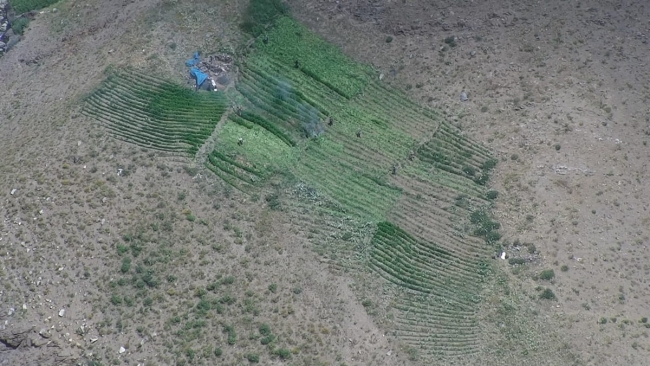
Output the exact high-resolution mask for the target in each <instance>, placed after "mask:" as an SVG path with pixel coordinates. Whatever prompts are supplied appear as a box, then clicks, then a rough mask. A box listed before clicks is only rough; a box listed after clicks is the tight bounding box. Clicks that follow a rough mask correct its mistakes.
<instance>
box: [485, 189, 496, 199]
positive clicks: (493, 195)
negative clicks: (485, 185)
mask: <svg viewBox="0 0 650 366" xmlns="http://www.w3.org/2000/svg"><path fill="white" fill-rule="evenodd" d="M485 197H486V198H487V199H489V200H494V199H496V198H497V197H499V192H497V191H489V192H487V193H486V194H485Z"/></svg>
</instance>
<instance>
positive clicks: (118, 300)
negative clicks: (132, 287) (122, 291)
mask: <svg viewBox="0 0 650 366" xmlns="http://www.w3.org/2000/svg"><path fill="white" fill-rule="evenodd" d="M111 304H113V305H122V297H121V296H117V295H113V296H111Z"/></svg>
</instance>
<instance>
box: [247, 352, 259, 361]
mask: <svg viewBox="0 0 650 366" xmlns="http://www.w3.org/2000/svg"><path fill="white" fill-rule="evenodd" d="M246 359H248V362H250V363H258V362H260V355H258V354H257V353H249V354H247V355H246Z"/></svg>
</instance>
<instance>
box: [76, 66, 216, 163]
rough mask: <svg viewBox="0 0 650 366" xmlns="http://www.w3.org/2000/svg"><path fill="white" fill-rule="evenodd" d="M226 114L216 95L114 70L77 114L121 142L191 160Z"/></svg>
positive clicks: (131, 72)
mask: <svg viewBox="0 0 650 366" xmlns="http://www.w3.org/2000/svg"><path fill="white" fill-rule="evenodd" d="M226 108H227V104H226V98H225V97H224V96H223V95H222V94H221V93H207V92H206V93H195V92H193V91H191V90H189V89H187V88H184V87H182V86H179V85H176V84H174V83H172V82H165V81H163V82H161V81H159V80H156V79H154V78H151V77H147V76H145V75H142V74H140V73H137V72H136V71H134V70H116V71H110V72H109V76H108V78H107V79H106V81H104V83H103V84H102V85H101V87H100V88H99V89H98V90H96V91H95V92H94V93H92V94H91V95H90V96H89V97H88V98H87V99H86V103H85V104H84V109H83V112H84V113H85V114H86V115H89V116H91V117H93V118H95V119H96V120H98V121H99V122H101V123H102V124H103V125H105V126H106V128H107V129H109V130H110V131H111V132H112V133H113V134H114V135H115V136H116V137H117V138H119V139H121V140H124V141H128V142H132V143H135V144H137V145H140V146H144V147H150V148H153V149H157V150H162V151H168V152H178V153H187V154H191V155H194V154H195V153H196V152H197V151H198V148H199V147H200V146H201V145H202V144H203V143H204V142H205V140H206V139H207V138H208V137H209V136H210V135H211V134H212V132H213V131H214V128H215V127H216V125H217V123H219V120H220V119H221V116H222V115H223V113H224V111H225V110H226Z"/></svg>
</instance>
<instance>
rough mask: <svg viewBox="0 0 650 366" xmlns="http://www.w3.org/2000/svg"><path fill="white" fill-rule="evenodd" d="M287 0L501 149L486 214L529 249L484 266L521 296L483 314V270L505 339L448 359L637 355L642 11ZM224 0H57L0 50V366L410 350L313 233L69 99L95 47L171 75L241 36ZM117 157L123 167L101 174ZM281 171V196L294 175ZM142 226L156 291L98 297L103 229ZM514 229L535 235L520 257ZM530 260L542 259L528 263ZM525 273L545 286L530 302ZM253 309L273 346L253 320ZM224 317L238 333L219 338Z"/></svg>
mask: <svg viewBox="0 0 650 366" xmlns="http://www.w3.org/2000/svg"><path fill="white" fill-rule="evenodd" d="M289 4H290V6H291V8H292V11H293V14H294V16H295V17H296V18H297V19H299V20H300V21H301V22H303V23H304V24H306V25H307V26H308V27H310V28H311V29H313V30H314V31H316V32H317V33H319V34H320V35H321V36H323V37H324V38H326V39H327V40H329V41H331V42H332V43H334V44H336V45H338V46H340V47H341V49H342V50H343V51H344V52H345V53H347V54H348V55H350V56H351V57H353V58H355V59H357V60H359V61H361V62H365V63H369V64H371V65H373V66H374V67H375V68H376V69H377V70H378V71H379V72H380V73H381V74H383V80H385V82H387V83H388V84H391V85H393V86H395V87H398V88H402V89H403V90H405V92H406V93H407V94H408V95H410V96H411V97H412V98H413V99H414V100H417V101H419V102H420V103H422V104H425V105H427V106H430V107H432V108H434V109H437V110H440V111H441V112H443V113H444V114H445V115H446V116H447V117H448V118H449V120H451V121H453V123H454V124H455V125H456V126H458V127H459V128H461V129H462V130H463V131H464V132H465V133H466V134H467V135H468V136H471V137H472V138H474V139H476V140H478V141H480V142H482V143H484V144H485V145H486V146H488V147H489V148H490V149H491V150H493V151H494V152H495V155H496V156H497V157H498V158H499V159H500V164H498V165H497V170H496V174H495V175H494V177H493V179H492V181H491V184H492V185H493V187H494V188H495V189H497V190H498V191H499V192H500V193H501V194H500V196H499V199H498V201H497V205H496V209H495V210H494V212H493V214H494V215H495V217H497V218H498V220H499V221H500V222H501V224H502V231H503V232H504V233H505V241H506V244H507V245H506V248H507V250H506V252H507V253H508V254H509V255H511V256H515V257H517V256H518V257H521V256H530V257H531V258H533V259H534V262H533V263H532V264H530V265H526V266H516V267H513V266H510V265H509V264H508V263H507V261H501V260H498V261H497V262H498V264H497V265H498V266H499V267H500V268H501V270H502V274H503V276H504V277H505V278H506V279H507V281H508V283H509V284H510V285H509V286H510V289H511V291H510V292H509V293H508V294H507V296H508V298H509V299H512V300H513V303H517V304H518V306H519V307H520V309H523V310H518V311H517V312H516V313H514V312H513V314H512V317H510V315H509V314H497V313H496V312H495V311H494V308H492V307H491V304H493V303H495V304H496V303H497V302H499V301H500V300H499V299H492V298H491V293H490V289H487V290H486V294H485V298H486V299H487V300H486V301H485V302H484V305H483V307H482V309H481V317H480V319H482V327H483V328H484V329H485V332H486V334H493V332H494V329H499V328H508V330H510V329H516V330H517V332H512V333H509V332H508V330H504V331H503V332H502V334H503V335H504V339H506V343H494V345H495V347H496V346H497V345H498V346H499V347H500V346H501V345H506V346H507V345H509V344H512V345H514V346H511V347H510V348H505V351H504V352H502V353H499V354H498V355H497V354H496V353H490V352H486V353H485V354H486V356H485V357H488V358H485V359H483V358H479V357H478V356H477V357H474V358H471V357H470V358H467V359H463V360H458V361H456V363H457V364H477V365H481V364H557V365H564V364H573V363H575V364H586V365H644V364H647V359H648V356H649V355H648V351H649V350H650V340H649V339H648V329H647V327H646V323H645V321H647V318H646V317H648V316H650V309H649V307H648V305H647V304H648V302H649V300H650V293H649V287H648V284H647V277H648V275H649V274H650V264H648V254H647V251H648V249H647V246H648V243H649V241H650V237H649V235H650V234H649V225H650V214H649V213H648V211H647V207H648V201H649V198H648V197H649V195H650V187H648V184H647V180H646V179H648V172H647V169H646V168H647V162H648V158H649V156H650V154H649V151H650V147H648V146H647V141H648V140H649V139H650V136H649V135H650V126H649V124H648V119H649V118H650V117H649V116H650V114H649V113H650V111H649V110H648V107H647V105H648V99H649V98H650V89H649V87H650V83H649V79H648V75H649V74H648V72H649V71H650V66H649V65H648V60H649V59H650V55H649V50H648V44H647V35H648V34H649V33H650V30H649V29H648V27H649V24H648V19H650V18H649V16H650V9H648V6H647V5H646V4H644V2H642V1H550V2H522V1H505V0H499V1H496V0H494V1H493V0H490V1H478V0H476V1H464V0H460V1H456V2H453V3H447V2H442V1H424V0H397V1H396V0H392V1H391V0H375V1H370V0H368V1H342V0H341V1H329V0H328V1H325V0H322V1H317V0H314V1H290V2H289ZM244 6H245V4H244V2H237V1H234V0H224V1H219V2H208V1H198V2H191V3H190V2H187V3H184V2H179V1H170V0H165V1H154V0H146V1H132V2H130V1H97V0H90V1H77V0H66V1H63V2H62V3H60V4H57V5H56V6H55V7H56V8H57V11H56V12H54V11H52V8H49V9H45V11H44V13H43V14H40V15H38V16H37V17H36V19H35V20H34V21H32V23H31V25H30V28H29V30H28V31H27V33H26V35H25V37H24V40H23V41H22V42H21V43H19V44H18V45H17V46H16V47H15V48H14V49H12V50H11V52H9V53H8V54H7V55H6V56H5V57H3V58H1V59H0V83H1V85H2V88H0V216H1V217H2V221H1V222H0V335H2V337H1V338H2V343H0V365H34V364H39V363H40V364H77V363H83V364H85V363H87V362H88V361H89V360H97V361H99V362H101V363H102V364H129V365H138V364H143V365H145V364H146V365H149V364H151V365H154V364H161V365H164V364H174V363H175V362H177V361H178V360H186V359H188V358H189V354H190V353H192V357H193V360H194V362H195V363H198V364H206V365H209V364H224V365H226V364H228V365H239V364H248V363H249V361H248V359H247V355H250V354H251V353H257V354H259V355H260V364H285V363H287V364H304V365H319V364H328V365H341V364H347V365H361V364H363V365H393V364H394V365H398V364H399V365H402V364H404V365H408V364H425V363H424V362H425V361H422V360H419V361H418V359H417V357H415V356H414V355H412V354H409V353H408V352H407V350H406V349H405V348H404V347H403V345H402V344H401V342H400V340H399V339H394V338H392V337H391V336H390V334H388V331H389V329H388V328H386V326H385V325H384V323H383V322H382V319H381V318H380V317H377V316H374V315H373V314H372V311H369V310H368V309H366V308H364V306H363V305H362V301H361V300H362V299H364V298H366V297H371V295H369V294H368V292H369V291H371V290H372V289H374V288H375V287H373V286H375V285H376V280H375V279H373V278H371V277H372V273H370V272H366V271H358V272H354V270H353V271H352V272H348V271H346V270H344V269H341V268H338V267H333V266H330V265H328V263H327V261H326V260H325V259H323V256H322V255H321V254H322V253H321V252H319V250H318V249H317V248H314V247H313V246H312V244H310V241H309V235H310V233H309V230H308V229H306V228H302V227H297V226H296V224H295V222H296V221H294V218H293V217H290V216H287V215H284V214H283V212H282V211H274V210H271V209H269V207H268V206H267V204H266V202H265V200H264V199H259V197H257V198H258V199H251V198H250V197H245V196H243V195H241V194H239V193H237V192H235V191H232V190H230V189H228V188H227V187H226V186H225V185H224V184H222V183H220V182H219V181H218V179H216V177H214V176H213V175H211V174H210V173H209V172H208V171H206V170H205V169H203V168H201V167H200V166H198V167H197V162H193V161H190V160H189V159H186V158H183V157H178V156H169V155H166V154H161V153H156V152H152V151H149V150H147V149H142V148H139V147H134V146H132V145H129V144H126V143H122V142H119V141H117V140H115V139H113V138H111V137H110V135H109V134H108V133H107V132H106V130H104V129H102V128H101V127H100V126H98V125H97V124H96V122H95V121H93V120H91V119H88V118H86V117H84V116H83V115H81V114H80V112H79V108H80V105H81V101H82V98H83V96H84V95H87V94H88V93H89V92H91V91H92V90H93V89H94V88H96V87H97V86H98V85H99V83H100V82H101V80H102V78H103V77H104V70H105V69H106V67H108V66H109V65H114V66H120V65H132V66H136V67H139V68H141V69H143V70H149V71H150V72H152V73H153V74H154V75H156V74H160V75H161V76H162V77H165V78H169V77H171V78H174V79H176V80H179V81H183V82H185V80H186V76H185V72H186V69H185V67H184V65H183V61H184V60H185V58H187V56H188V55H191V53H192V52H193V51H194V50H196V49H203V50H210V51H217V50H219V49H222V48H224V47H225V48H229V47H230V48H235V47H236V46H237V45H239V44H242V42H244V40H245V37H244V36H242V35H241V34H240V33H239V31H238V29H237V24H238V21H239V19H240V14H241V12H242V11H243V7H244ZM389 37H390V42H388V40H389ZM449 37H452V38H449ZM445 39H448V41H447V43H446V42H445ZM452 40H453V41H452ZM452 44H454V46H453V47H452ZM463 91H464V92H466V94H467V96H468V98H469V100H468V101H464V102H461V100H460V98H459V96H460V94H461V92H463ZM120 168H122V169H128V170H129V172H130V174H129V175H128V176H123V175H122V176H118V175H117V170H118V169H120ZM14 189H15V191H14V193H13V194H11V192H12V190H14ZM277 189H279V190H280V193H281V198H282V199H287V200H288V199H289V198H291V196H292V195H294V194H295V192H293V191H292V190H291V189H287V188H286V187H282V188H277ZM189 215H192V216H194V217H195V220H188V219H187V217H188V216H189ZM157 225H158V226H157ZM343 225H346V223H332V224H331V225H330V227H339V228H341V227H343ZM350 225H351V224H350ZM139 234H141V235H142V238H143V239H142V240H143V242H145V243H146V244H145V246H146V248H158V247H160V250H161V253H162V251H163V250H167V251H168V252H166V253H171V254H170V259H169V262H167V263H166V264H165V265H164V266H163V265H159V266H160V267H157V268H160V270H161V272H160V273H161V274H160V276H161V278H160V279H159V280H160V284H159V285H158V286H157V287H156V288H153V289H149V290H147V291H148V292H146V293H141V292H137V291H135V290H124V295H123V296H126V297H124V298H122V300H121V301H122V302H128V301H135V305H132V306H129V305H127V304H125V303H121V305H119V306H115V304H113V303H112V301H111V296H112V294H119V295H120V296H122V292H119V291H121V290H119V288H117V290H116V288H115V287H114V286H113V287H111V286H112V285H111V282H114V280H115V279H116V278H117V277H119V276H120V275H121V274H120V266H121V264H122V259H121V258H120V257H119V256H118V255H117V254H116V252H117V248H118V245H120V244H123V242H124V237H125V236H129V235H135V236H137V235H139ZM523 243H532V244H534V250H531V252H532V253H530V254H529V252H528V251H529V248H530V245H528V246H524V245H523ZM146 250H149V249H145V252H146ZM152 250H153V249H152ZM156 250H157V249H156ZM133 265H134V266H135V263H134V264H133ZM544 269H553V270H554V273H555V277H554V278H553V279H552V280H550V281H544V280H542V279H539V278H538V274H539V273H540V272H541V271H542V270H544ZM169 276H171V277H169ZM227 277H232V278H233V279H234V282H233V283H232V284H230V285H222V290H220V291H222V293H220V294H219V296H226V295H228V296H231V297H233V298H234V299H235V305H229V306H228V307H226V308H225V310H224V312H223V313H221V314H219V315H213V316H211V317H208V318H207V323H206V325H204V326H203V328H199V329H200V330H201V333H200V334H199V335H197V336H196V338H192V339H190V338H191V336H190V335H188V333H187V332H186V333H179V332H178V329H177V327H176V326H175V325H174V324H175V323H174V318H175V317H179V319H181V318H180V317H181V316H183V314H186V313H187V310H188V309H189V308H193V307H194V306H195V305H196V302H197V301H198V300H197V296H198V295H199V294H198V293H197V292H198V291H199V290H200V289H202V288H205V287H206V285H207V284H209V283H211V282H212V281H216V280H219V279H223V278H227ZM271 284H276V285H277V286H276V289H275V290H271V286H270V285H271ZM228 286H231V287H228ZM538 286H542V287H548V288H551V289H552V290H553V291H554V293H555V294H556V295H557V301H541V300H539V299H538V297H537V294H538V292H537V291H536V288H537V287H538ZM116 291H117V292H116ZM497 294H499V296H502V294H500V293H498V292H497V291H495V292H494V296H497ZM215 296H216V295H215ZM147 298H150V299H151V301H152V302H151V303H150V304H149V305H147V306H143V305H142V303H143V302H144V301H145V300H146V299H147ZM127 299H128V300H127ZM492 300H494V302H492ZM62 309H64V310H65V312H64V313H62V316H59V313H60V310H62ZM369 313H370V314H369ZM182 321H184V320H182ZM260 323H268V324H269V325H270V326H271V329H272V330H273V332H274V333H275V334H276V335H277V336H278V339H279V342H281V344H280V346H281V347H285V348H287V349H290V350H291V351H292V355H293V356H292V359H291V360H289V361H282V360H280V359H278V357H275V356H272V355H270V353H269V352H268V351H267V350H266V349H265V348H264V347H262V346H260V345H259V340H258V338H254V337H249V335H255V334H257V328H258V326H259V324H260ZM226 326H233V327H234V328H235V329H236V330H237V334H238V340H237V343H235V345H229V344H228V343H227V339H226V338H227V334H226V333H224V332H223V329H224V327H226ZM519 327H520V328H519ZM183 337H186V338H183ZM187 337H189V338H187ZM508 337H513V339H509V340H508ZM184 339H185V340H186V341H184ZM187 339H189V340H187ZM528 339H530V340H531V342H533V343H534V346H532V347H531V348H530V349H526V350H525V352H523V351H522V348H520V347H519V346H518V345H519V344H520V343H521V342H524V341H526V340H528ZM484 341H485V345H486V348H489V347H491V346H492V345H493V343H490V342H492V341H493V340H491V339H487V338H486V339H485V340H484ZM184 342H185V343H184ZM494 342H496V341H494ZM499 342H500V341H499ZM508 342H511V343H508ZM120 347H123V348H124V352H123V353H120V352H119V350H120ZM214 348H222V350H223V355H222V356H219V357H217V356H215V355H214ZM389 351H390V352H389Z"/></svg>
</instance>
